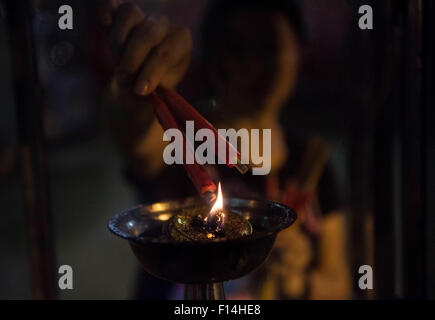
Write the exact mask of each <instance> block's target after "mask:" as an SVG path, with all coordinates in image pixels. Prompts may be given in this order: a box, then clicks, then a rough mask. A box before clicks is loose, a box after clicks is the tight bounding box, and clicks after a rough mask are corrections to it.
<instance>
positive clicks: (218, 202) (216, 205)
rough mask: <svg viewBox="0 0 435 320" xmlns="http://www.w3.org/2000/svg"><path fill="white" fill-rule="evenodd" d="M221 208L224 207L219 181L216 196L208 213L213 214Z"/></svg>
mask: <svg viewBox="0 0 435 320" xmlns="http://www.w3.org/2000/svg"><path fill="white" fill-rule="evenodd" d="M223 209H224V198H223V196H222V189H221V183H220V182H219V185H218V194H217V198H216V201H215V203H214V204H213V207H212V208H211V210H210V213H209V214H210V215H215V214H216V213H218V212H219V211H222V210H223Z"/></svg>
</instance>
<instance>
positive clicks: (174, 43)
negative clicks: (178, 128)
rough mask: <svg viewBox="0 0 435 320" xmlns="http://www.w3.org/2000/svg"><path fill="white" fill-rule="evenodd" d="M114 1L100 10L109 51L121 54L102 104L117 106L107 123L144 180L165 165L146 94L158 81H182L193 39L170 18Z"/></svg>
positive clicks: (172, 84)
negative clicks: (110, 47)
mask: <svg viewBox="0 0 435 320" xmlns="http://www.w3.org/2000/svg"><path fill="white" fill-rule="evenodd" d="M118 2H119V1H113V0H112V1H104V2H103V3H102V5H101V7H100V10H99V17H100V22H101V24H103V25H104V26H105V27H106V28H107V29H110V41H111V44H112V48H113V52H115V53H121V54H119V55H118V57H117V58H116V59H115V60H116V67H115V70H114V79H113V80H112V82H111V84H110V86H109V87H108V90H107V94H106V97H105V98H106V99H105V104H106V105H109V106H111V109H112V110H116V111H115V112H112V113H111V118H110V122H111V124H112V126H113V127H114V128H115V130H114V131H115V134H116V136H117V138H118V140H119V141H120V144H121V146H122V148H123V151H124V153H125V154H126V156H127V159H128V161H129V164H130V167H131V168H132V169H133V172H134V173H135V174H136V175H138V176H141V177H143V178H146V177H151V176H153V175H156V174H158V173H159V171H160V170H161V169H162V168H163V161H162V159H161V157H159V156H158V155H159V154H161V152H162V151H163V148H164V144H163V141H162V134H163V131H162V129H161V128H160V126H159V125H158V123H157V121H156V119H155V117H154V113H153V110H152V107H151V106H150V105H149V103H148V99H147V96H148V95H149V94H150V93H152V92H153V91H154V90H155V89H156V87H157V86H159V85H161V86H165V87H170V88H173V87H175V86H176V85H177V84H178V83H179V82H180V81H181V79H182V78H183V76H184V74H185V72H186V70H187V68H188V66H189V64H190V57H191V52H192V39H191V35H190V32H189V30H188V29H186V28H184V27H179V26H175V25H173V24H172V23H171V22H170V21H169V20H168V18H166V17H159V16H153V15H152V14H147V13H145V12H143V11H142V10H141V9H140V8H139V7H138V6H136V5H135V4H133V3H129V2H126V3H123V4H120V5H119V4H118ZM159 152H160V153H159Z"/></svg>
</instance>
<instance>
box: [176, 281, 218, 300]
mask: <svg viewBox="0 0 435 320" xmlns="http://www.w3.org/2000/svg"><path fill="white" fill-rule="evenodd" d="M184 300H225V291H224V284H223V283H222V282H218V283H207V284H186V285H184Z"/></svg>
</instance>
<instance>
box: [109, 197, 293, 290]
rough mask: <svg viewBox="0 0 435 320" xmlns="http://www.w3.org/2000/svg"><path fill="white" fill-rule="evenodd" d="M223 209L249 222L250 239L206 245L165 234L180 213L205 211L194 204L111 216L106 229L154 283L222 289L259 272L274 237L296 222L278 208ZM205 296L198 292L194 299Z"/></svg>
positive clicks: (236, 205) (261, 204)
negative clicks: (217, 285)
mask: <svg viewBox="0 0 435 320" xmlns="http://www.w3.org/2000/svg"><path fill="white" fill-rule="evenodd" d="M224 205H225V208H226V210H228V211H231V212H232V213H233V214H236V215H237V216H238V217H237V219H239V218H241V219H243V220H244V221H246V222H248V225H249V226H250V227H251V228H252V230H250V231H251V232H250V233H249V234H244V235H243V236H240V237H234V238H230V237H227V236H222V237H216V238H214V239H206V240H205V239H194V240H192V239H183V238H179V239H176V238H175V239H174V237H173V236H170V233H168V226H169V225H170V223H171V221H174V220H171V219H172V218H173V217H175V216H177V215H179V214H181V213H182V212H183V210H184V211H185V210H195V208H201V207H203V206H204V203H203V201H202V200H201V199H196V198H187V199H183V200H179V201H169V202H160V203H155V204H151V205H143V206H138V207H135V208H132V209H129V210H127V211H124V212H122V213H119V214H117V215H115V216H114V217H113V218H112V219H111V220H110V221H109V224H108V227H109V229H110V231H112V232H113V233H114V234H115V235H117V236H119V237H121V238H123V239H126V240H128V241H129V243H130V246H131V248H132V250H133V252H134V254H135V255H136V257H137V258H138V260H139V261H140V262H141V264H142V266H143V267H144V268H145V270H146V271H147V272H148V273H150V274H152V275H154V276H156V277H158V278H161V279H165V280H169V281H172V282H177V283H184V284H204V285H206V284H213V283H221V282H223V281H228V280H232V279H236V278H239V277H242V276H244V275H246V274H248V273H250V272H251V271H253V270H254V269H255V268H257V267H258V266H260V265H261V264H262V263H263V262H264V261H265V260H266V258H267V256H268V254H269V253H270V251H271V249H272V246H273V243H274V241H275V238H276V236H277V234H278V232H279V231H281V230H283V229H285V228H287V227H289V226H290V225H291V224H292V223H293V222H294V221H295V220H296V213H295V212H294V211H293V210H292V209H291V208H289V207H287V206H284V205H282V204H279V203H276V202H269V201H263V200H253V199H240V198H229V199H225V201H224ZM198 290H199V289H198ZM199 291H201V290H199ZM204 294H205V293H204V292H199V293H198V294H197V295H196V297H197V298H198V295H199V297H204Z"/></svg>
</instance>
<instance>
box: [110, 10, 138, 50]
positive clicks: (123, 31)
mask: <svg viewBox="0 0 435 320" xmlns="http://www.w3.org/2000/svg"><path fill="white" fill-rule="evenodd" d="M114 16H115V18H114V23H113V26H112V32H111V38H112V44H113V45H114V46H116V47H118V48H121V47H122V46H123V45H124V43H125V41H126V40H127V38H128V36H129V34H130V33H131V32H132V30H133V29H134V28H135V27H136V26H137V25H138V24H139V23H141V22H142V21H143V20H144V18H145V14H144V13H143V12H142V10H141V9H140V8H139V7H137V6H136V5H134V4H132V3H124V4H122V5H120V6H119V7H118V9H117V10H116V12H115V14H114Z"/></svg>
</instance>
